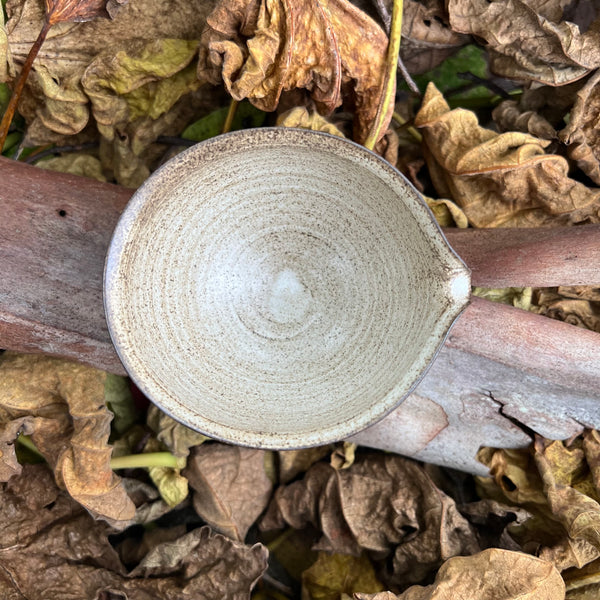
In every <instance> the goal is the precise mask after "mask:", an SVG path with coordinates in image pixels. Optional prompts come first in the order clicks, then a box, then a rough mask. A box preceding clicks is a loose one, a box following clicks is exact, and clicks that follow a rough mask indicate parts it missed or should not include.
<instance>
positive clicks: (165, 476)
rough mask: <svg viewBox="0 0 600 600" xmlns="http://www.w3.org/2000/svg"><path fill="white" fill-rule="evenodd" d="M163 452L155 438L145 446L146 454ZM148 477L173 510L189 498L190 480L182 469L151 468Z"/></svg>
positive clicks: (183, 462)
mask: <svg viewBox="0 0 600 600" xmlns="http://www.w3.org/2000/svg"><path fill="white" fill-rule="evenodd" d="M163 450H164V447H163V446H162V444H161V443H160V442H159V441H158V440H156V439H154V438H150V439H149V440H148V441H147V442H146V445H145V446H144V452H161V451H163ZM182 464H183V465H185V461H184V460H182ZM148 475H150V479H152V483H153V484H154V485H155V486H156V487H157V489H158V491H159V492H160V496H161V498H162V499H163V500H164V501H165V502H166V503H167V504H168V505H169V506H170V507H171V508H174V507H175V506H177V505H178V504H181V503H182V502H183V501H184V500H185V499H186V498H187V497H188V492H189V488H188V480H187V479H186V478H185V477H184V476H183V475H181V473H180V469H171V468H169V467H150V468H149V469H148Z"/></svg>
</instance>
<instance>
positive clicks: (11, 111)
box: [0, 19, 52, 151]
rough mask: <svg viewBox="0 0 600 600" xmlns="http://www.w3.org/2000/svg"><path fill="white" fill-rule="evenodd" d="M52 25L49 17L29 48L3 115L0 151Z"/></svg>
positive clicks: (0, 123)
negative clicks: (30, 73)
mask: <svg viewBox="0 0 600 600" xmlns="http://www.w3.org/2000/svg"><path fill="white" fill-rule="evenodd" d="M50 27H52V24H51V23H50V20H49V19H46V20H45V21H44V25H43V27H42V30H41V31H40V34H39V35H38V37H37V40H35V42H34V44H33V46H31V50H29V54H28V55H27V60H25V64H24V65H23V68H22V69H21V73H19V78H18V79H17V83H16V85H15V88H14V90H13V93H12V96H11V97H10V102H9V103H8V106H7V107H6V111H5V112H4V116H3V117H2V121H1V122H0V151H2V149H3V148H4V142H5V141H6V136H7V135H8V131H9V129H10V124H11V123H12V120H13V117H14V116H15V112H16V110H17V105H18V104H19V100H20V99H21V94H22V93H23V89H24V88H25V83H26V82H27V77H28V76H29V72H30V71H31V67H32V66H33V61H34V60H35V58H36V56H37V55H38V52H39V51H40V48H41V47H42V44H43V43H44V40H45V39H46V36H47V35H48V31H49V30H50Z"/></svg>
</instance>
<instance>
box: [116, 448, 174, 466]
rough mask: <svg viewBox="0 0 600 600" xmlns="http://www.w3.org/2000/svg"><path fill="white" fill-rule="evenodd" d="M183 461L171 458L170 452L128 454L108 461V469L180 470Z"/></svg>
mask: <svg viewBox="0 0 600 600" xmlns="http://www.w3.org/2000/svg"><path fill="white" fill-rule="evenodd" d="M184 466H185V459H184V458H178V457H177V456H173V455H172V454H171V453H170V452H144V453H142V454H128V455H127V456H115V457H114V458H111V459H110V468H111V469H113V470H117V469H138V468H144V469H149V468H150V467H170V468H171V469H182V468H183V467H184Z"/></svg>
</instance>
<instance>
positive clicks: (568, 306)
mask: <svg viewBox="0 0 600 600" xmlns="http://www.w3.org/2000/svg"><path fill="white" fill-rule="evenodd" d="M591 289H595V288H591ZM593 297H594V298H595V296H593ZM534 299H535V306H533V307H532V310H534V311H535V312H537V313H538V314H541V315H545V316H547V317H550V318H552V319H558V320H560V321H565V322H567V323H570V324H571V325H576V326H578V327H583V328H584V329H591V330H592V331H597V332H600V302H599V301H598V300H597V299H594V300H592V299H587V298H586V297H585V296H580V297H577V296H576V295H575V296H573V295H572V294H571V293H569V291H568V290H565V288H558V289H557V288H541V289H539V290H536V293H535V297H534Z"/></svg>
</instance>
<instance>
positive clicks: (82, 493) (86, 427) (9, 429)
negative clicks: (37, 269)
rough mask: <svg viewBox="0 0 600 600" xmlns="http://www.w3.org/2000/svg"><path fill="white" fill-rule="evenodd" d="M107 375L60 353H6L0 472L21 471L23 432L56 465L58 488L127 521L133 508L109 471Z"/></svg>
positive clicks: (1, 377) (0, 393)
mask: <svg viewBox="0 0 600 600" xmlns="http://www.w3.org/2000/svg"><path fill="white" fill-rule="evenodd" d="M105 379H106V373H104V372H102V371H98V370H97V369H92V368H91V367H86V366H83V365H79V364H75V363H71V362H68V361H65V360H62V359H58V358H51V357H47V356H34V355H19V354H12V353H8V352H7V353H5V354H4V355H3V356H2V357H1V358H0V424H1V426H2V429H1V430H0V450H1V451H2V455H1V457H0V461H1V462H0V467H1V468H0V473H1V474H2V479H4V480H6V479H8V478H9V477H10V476H11V475H12V474H14V473H18V472H20V467H19V465H18V464H17V463H16V460H15V455H14V447H13V444H14V441H15V438H16V436H17V434H18V433H19V432H21V433H23V434H26V435H31V438H32V440H33V442H34V444H35V445H36V447H37V448H38V450H39V451H40V452H41V454H42V455H43V456H44V458H45V459H46V460H47V461H48V463H49V464H50V465H51V466H52V468H53V470H54V473H55V477H56V481H57V483H58V485H59V486H60V487H62V488H64V489H66V490H67V491H68V492H69V494H71V496H72V497H73V498H75V499H76V500H77V501H78V502H80V503H81V504H82V505H83V506H85V507H86V508H87V509H88V510H89V511H91V512H92V513H93V514H95V515H97V516H98V517H102V518H106V519H109V520H113V521H126V520H128V519H131V518H132V517H133V516H134V513H135V506H134V505H133V503H132V502H131V500H130V499H129V497H128V496H127V493H126V492H125V490H124V489H123V487H122V485H121V482H120V478H119V477H118V476H117V475H116V474H115V473H114V472H113V471H112V470H111V468H110V457H111V451H112V450H111V448H110V446H109V445H108V437H109V435H110V421H111V419H112V415H111V413H110V412H109V411H108V409H107V408H106V405H105V403H104V385H105Z"/></svg>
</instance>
